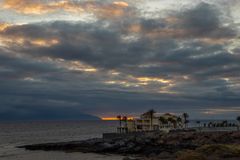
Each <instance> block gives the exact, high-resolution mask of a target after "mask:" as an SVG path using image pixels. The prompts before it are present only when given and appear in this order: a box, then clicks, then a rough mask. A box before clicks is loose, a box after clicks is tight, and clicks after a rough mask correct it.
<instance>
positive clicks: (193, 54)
mask: <svg viewBox="0 0 240 160" xmlns="http://www.w3.org/2000/svg"><path fill="white" fill-rule="evenodd" d="M131 9H132V10H133V9H134V8H131ZM131 9H130V10H131ZM130 13H133V12H130ZM134 13H137V11H135V12H134ZM98 18H99V19H98V20H97V21H95V22H88V23H85V22H81V21H79V22H65V21H56V22H42V23H35V24H25V25H15V26H14V25H13V26H9V27H7V28H5V29H3V30H2V31H1V30H0V36H1V37H0V38H1V39H0V42H1V40H2V39H3V40H2V41H3V43H4V44H5V46H3V48H5V50H2V51H0V52H2V54H0V74H1V78H0V80H3V82H4V83H1V84H0V88H1V91H0V94H1V95H2V96H1V98H0V99H1V100H2V101H1V104H2V106H5V107H3V108H4V109H2V111H3V110H4V111H5V112H9V111H11V110H14V111H16V112H18V111H19V112H20V111H22V112H24V113H25V112H26V113H27V112H34V113H35V112H41V113H42V112H44V113H47V112H48V111H49V113H52V111H53V110H54V108H55V107H56V108H58V107H60V110H61V109H62V108H64V109H62V110H65V108H68V107H69V108H70V109H73V110H75V109H76V110H78V111H84V112H88V113H94V114H98V115H100V112H112V113H113V112H114V113H115V112H134V111H136V110H138V111H139V112H141V111H144V110H145V109H147V108H155V109H157V110H158V109H161V110H162V111H169V110H171V111H174V110H175V111H182V110H186V111H187V110H193V112H194V111H195V112H198V111H197V110H201V109H203V110H204V109H206V108H208V107H212V108H217V107H227V106H231V107H239V104H240V99H239V95H240V92H239V90H237V88H239V73H238V70H239V69H240V56H239V53H238V49H236V46H234V45H233V46H231V47H234V48H235V49H231V50H230V47H229V46H230V45H232V44H231V41H234V40H236V38H237V31H236V28H234V27H233V26H234V25H232V24H229V25H228V26H226V25H223V24H225V19H224V18H223V17H222V13H221V11H220V10H219V9H218V8H217V7H216V6H214V5H210V4H207V3H201V4H199V5H197V6H196V7H195V8H191V9H187V10H183V11H181V12H179V11H178V12H174V13H172V12H171V14H170V15H167V16H166V17H161V18H151V19H149V18H146V17H145V18H143V17H141V16H140V15H136V14H134V15H132V16H129V17H124V16H123V17H121V18H120V19H106V18H103V17H98ZM4 40H6V41H4ZM0 44H1V43H0ZM6 50H7V51H6ZM10 55H13V56H10ZM17 55H18V56H17ZM44 59H51V62H50V61H47V62H46V61H45V60H44ZM72 62H78V63H83V66H84V67H86V65H89V66H91V67H94V69H96V71H94V73H92V74H90V73H88V72H87V71H77V70H72V68H74V67H73V66H72V65H73V64H72ZM63 68H64V69H63ZM113 71H114V72H116V73H114V74H115V75H114V74H112V75H111V74H109V73H111V72H113ZM118 72H119V73H118ZM118 74H119V75H118ZM10 77H11V78H10ZM139 77H140V79H139ZM37 78H39V79H40V81H35V80H37ZM8 80H10V81H8ZM41 80H44V81H41ZM109 84H111V85H109ZM41 104H42V106H43V109H41V107H40V106H41ZM24 106H26V107H24ZM47 108H49V110H48V111H47ZM180 108H181V109H180Z"/></svg>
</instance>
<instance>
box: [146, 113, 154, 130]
mask: <svg viewBox="0 0 240 160" xmlns="http://www.w3.org/2000/svg"><path fill="white" fill-rule="evenodd" d="M154 113H156V111H155V110H153V109H150V110H149V111H147V112H146V113H144V115H146V116H149V117H150V130H153V117H154Z"/></svg>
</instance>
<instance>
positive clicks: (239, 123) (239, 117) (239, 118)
mask: <svg viewBox="0 0 240 160" xmlns="http://www.w3.org/2000/svg"><path fill="white" fill-rule="evenodd" d="M237 121H238V130H239V125H240V116H237Z"/></svg>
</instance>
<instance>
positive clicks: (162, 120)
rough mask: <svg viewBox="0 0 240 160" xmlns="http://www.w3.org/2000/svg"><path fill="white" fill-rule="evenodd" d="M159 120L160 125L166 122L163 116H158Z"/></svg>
mask: <svg viewBox="0 0 240 160" xmlns="http://www.w3.org/2000/svg"><path fill="white" fill-rule="evenodd" d="M159 121H160V122H161V124H162V127H163V126H164V124H166V123H167V119H166V118H164V117H163V116H161V117H159Z"/></svg>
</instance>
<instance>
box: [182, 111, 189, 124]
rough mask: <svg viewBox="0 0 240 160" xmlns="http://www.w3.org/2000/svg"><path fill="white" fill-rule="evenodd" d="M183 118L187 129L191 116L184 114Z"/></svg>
mask: <svg viewBox="0 0 240 160" xmlns="http://www.w3.org/2000/svg"><path fill="white" fill-rule="evenodd" d="M182 116H183V118H184V124H185V128H187V123H189V121H188V118H189V115H188V114H187V113H183V115H182Z"/></svg>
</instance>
